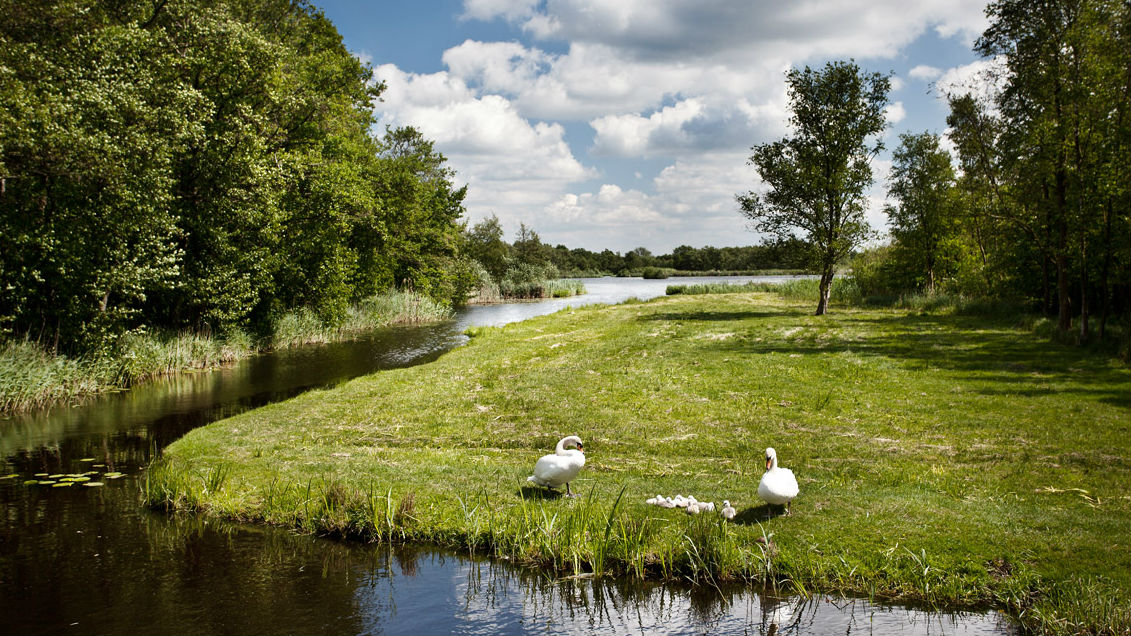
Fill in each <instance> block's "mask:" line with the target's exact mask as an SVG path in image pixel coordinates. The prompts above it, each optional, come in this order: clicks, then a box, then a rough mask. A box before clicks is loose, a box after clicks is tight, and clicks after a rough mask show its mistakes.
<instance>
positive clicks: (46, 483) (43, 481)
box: [39, 479, 55, 486]
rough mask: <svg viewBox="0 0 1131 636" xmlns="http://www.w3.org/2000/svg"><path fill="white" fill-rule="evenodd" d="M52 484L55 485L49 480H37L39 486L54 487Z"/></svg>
mask: <svg viewBox="0 0 1131 636" xmlns="http://www.w3.org/2000/svg"><path fill="white" fill-rule="evenodd" d="M54 484H55V482H53V481H51V480H50V479H41V480H39V485H40V486H52V485H54Z"/></svg>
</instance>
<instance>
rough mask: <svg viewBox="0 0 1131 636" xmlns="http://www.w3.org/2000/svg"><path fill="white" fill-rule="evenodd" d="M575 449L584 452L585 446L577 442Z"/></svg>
mask: <svg viewBox="0 0 1131 636" xmlns="http://www.w3.org/2000/svg"><path fill="white" fill-rule="evenodd" d="M577 450H579V451H581V452H583V453H584V452H585V447H584V446H582V445H581V444H578V445H577Z"/></svg>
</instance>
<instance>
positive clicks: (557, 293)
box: [499, 279, 585, 300]
mask: <svg viewBox="0 0 1131 636" xmlns="http://www.w3.org/2000/svg"><path fill="white" fill-rule="evenodd" d="M499 292H500V293H501V294H502V296H503V298H514V299H519V300H530V299H537V298H565V297H568V296H578V295H581V294H584V293H585V284H584V283H582V282H581V281H579V280H569V279H565V280H563V279H546V280H525V281H524V280H511V279H503V282H502V283H500V284H499Z"/></svg>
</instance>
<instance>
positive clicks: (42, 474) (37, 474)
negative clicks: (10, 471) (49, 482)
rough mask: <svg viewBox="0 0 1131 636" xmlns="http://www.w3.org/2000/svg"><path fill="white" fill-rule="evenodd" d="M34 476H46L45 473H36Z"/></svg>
mask: <svg viewBox="0 0 1131 636" xmlns="http://www.w3.org/2000/svg"><path fill="white" fill-rule="evenodd" d="M35 476H36V477H46V476H47V473H36V474H35Z"/></svg>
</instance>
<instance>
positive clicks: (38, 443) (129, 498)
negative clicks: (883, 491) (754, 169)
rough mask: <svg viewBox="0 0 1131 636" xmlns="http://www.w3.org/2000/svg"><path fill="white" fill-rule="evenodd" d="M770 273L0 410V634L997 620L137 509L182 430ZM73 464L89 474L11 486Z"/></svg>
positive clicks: (596, 292)
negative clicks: (599, 307) (573, 317)
mask: <svg viewBox="0 0 1131 636" xmlns="http://www.w3.org/2000/svg"><path fill="white" fill-rule="evenodd" d="M786 278H788V277H756V278H751V277H736V278H727V279H711V278H697V279H682V278H681V279H669V280H642V279H638V278H637V279H631V278H628V279H621V278H600V279H585V281H584V282H585V285H586V288H587V289H588V292H589V293H588V294H586V295H585V296H580V297H575V298H565V299H553V300H546V301H539V302H524V303H508V304H502V305H490V306H478V307H471V308H468V309H466V310H463V311H461V312H459V313H458V315H457V316H456V317H455V319H454V320H450V321H445V322H442V323H439V324H434V325H427V326H420V327H396V328H389V329H381V330H378V331H375V332H373V333H371V334H369V335H367V336H366V337H364V338H361V339H358V340H355V341H351V342H345V343H335V344H330V345H321V346H310V347H303V348H298V349H291V350H285V351H280V352H276V353H271V354H266V355H261V356H256V357H253V358H250V359H247V360H245V361H243V362H240V363H239V364H236V365H234V366H232V367H229V368H224V369H220V370H216V371H211V372H206V373H189V374H181V375H178V376H174V377H171V378H167V379H165V380H161V381H157V382H153V383H150V384H146V385H143V386H140V387H137V388H135V389H133V390H130V391H127V392H122V393H115V394H109V395H105V396H101V397H98V398H96V399H92V400H88V401H86V402H84V403H82V404H79V405H77V406H72V407H60V408H55V409H51V410H48V411H42V412H38V413H33V414H28V415H21V416H16V417H10V418H7V419H0V477H2V479H0V508H2V510H3V515H2V516H0V634H136V633H147V634H292V633H300V634H413V633H457V632H458V633H524V634H527V633H578V634H582V633H583V634H589V633H594V634H595V633H609V632H610V630H612V632H614V633H618V634H621V633H663V634H668V633H670V634H699V633H716V632H723V633H745V634H771V633H777V634H786V633H788V634H827V633H844V634H851V633H860V632H864V633H869V634H895V633H898V634H1010V633H1014V631H1015V628H1014V627H1013V626H1012V624H1011V623H1010V622H1009V620H1008V619H1007V618H1005V617H1004V616H1002V615H1000V614H998V613H996V612H988V613H942V612H928V611H923V610H919V609H914V608H905V607H891V606H880V605H872V604H869V603H867V602H865V601H862V600H851V599H840V598H834V597H813V598H808V599H805V598H777V597H774V596H773V595H768V594H764V593H759V592H758V591H757V590H751V589H749V588H746V587H737V588H733V589H714V588H697V589H691V588H686V587H681V586H677V585H654V584H642V583H638V582H630V581H622V580H609V579H602V580H587V579H567V580H558V579H555V578H554V577H553V576H552V575H549V574H547V573H545V572H538V571H530V570H525V569H521V568H516V567H512V566H509V565H507V564H504V563H498V562H491V561H485V560H482V559H479V558H475V557H473V556H470V555H461V554H453V553H450V552H444V551H439V550H436V549H433V548H429V547H421V546H408V547H402V548H397V549H390V548H389V547H387V546H379V545H356V544H348V543H342V542H334V541H328V540H325V539H319V538H317V537H309V536H297V535H294V534H292V533H290V532H286V531H282V530H278V529H274V528H268V527H259V526H245V525H238V524H229V523H218V522H214V521H207V520H203V519H198V518H194V517H186V516H170V515H165V514H160V513H155V512H151V511H149V510H146V509H144V508H141V507H140V506H139V504H138V489H139V487H140V486H141V484H142V483H143V480H144V467H145V466H146V464H147V463H148V462H149V460H150V458H152V457H154V456H155V455H156V454H157V453H159V452H160V449H162V448H164V447H165V446H167V445H168V444H170V443H171V442H173V441H175V440H176V439H177V438H179V437H180V436H182V435H183V434H184V433H185V432H187V431H189V430H191V429H193V428H196V427H198V426H203V425H205V424H207V423H209V422H213V421H216V420H218V419H221V418H224V417H229V416H231V415H234V414H237V413H240V412H242V411H245V410H248V409H251V408H255V407H258V406H261V405H264V404H268V403H271V402H274V401H278V400H282V399H286V398H288V397H291V396H294V395H297V394H299V393H302V392H303V391H306V390H309V389H313V388H319V387H326V386H333V385H335V384H338V383H340V382H343V381H345V380H348V379H350V378H353V377H357V376H359V375H363V374H366V373H372V372H374V371H379V370H381V369H389V368H396V367H403V366H408V365H414V364H423V363H427V362H430V361H432V360H434V359H435V358H436V357H438V356H440V355H442V354H443V353H444V352H446V351H449V350H451V349H452V348H453V347H456V346H459V345H460V344H462V343H463V342H466V336H464V335H463V333H462V332H463V330H464V329H465V328H467V327H469V326H486V325H502V324H506V323H510V322H515V321H520V320H525V319H527V318H530V317H533V316H537V315H542V314H546V313H551V312H554V311H558V310H560V309H562V308H564V307H567V306H579V305H583V304H590V303H617V302H622V301H624V300H626V299H628V298H632V297H636V298H639V299H641V300H646V299H648V298H652V297H655V296H661V295H663V294H664V291H665V289H666V288H667V286H668V285H669V284H682V283H697V282H717V281H723V282H744V281H746V280H764V281H771V282H777V281H781V280H784V279H786ZM80 473H87V474H88V479H89V480H90V481H88V482H79V483H78V484H77V485H75V486H71V487H60V488H54V487H50V486H27V485H24V481H26V480H32V479H37V477H36V476H37V475H39V476H46V477H50V476H52V475H68V474H70V475H77V474H80ZM40 478H43V477H40ZM85 483H102V484H104V485H103V486H100V487H85V486H84V485H83V484H85Z"/></svg>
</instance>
